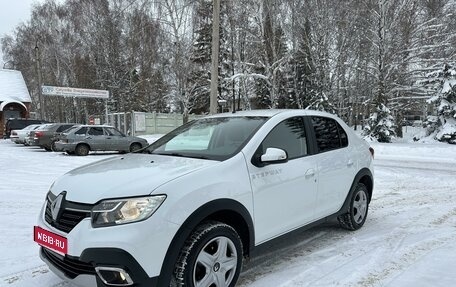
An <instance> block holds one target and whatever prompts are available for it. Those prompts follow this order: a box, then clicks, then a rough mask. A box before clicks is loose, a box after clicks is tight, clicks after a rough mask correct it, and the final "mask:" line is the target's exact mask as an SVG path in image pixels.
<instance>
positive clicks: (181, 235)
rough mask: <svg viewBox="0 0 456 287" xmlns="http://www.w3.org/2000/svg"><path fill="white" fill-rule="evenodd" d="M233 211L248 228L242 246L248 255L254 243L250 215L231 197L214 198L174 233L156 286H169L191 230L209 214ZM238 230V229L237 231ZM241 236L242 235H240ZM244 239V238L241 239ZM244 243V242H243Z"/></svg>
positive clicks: (207, 217)
mask: <svg viewBox="0 0 456 287" xmlns="http://www.w3.org/2000/svg"><path fill="white" fill-rule="evenodd" d="M223 211H227V212H234V213H237V214H238V215H239V216H241V217H242V219H243V220H244V222H245V224H246V225H247V228H248V235H249V238H248V241H249V242H248V245H247V246H244V248H245V249H244V252H245V251H246V250H247V254H246V255H248V254H249V253H250V251H252V250H253V248H254V244H255V233H254V225H253V220H252V217H251V216H250V213H249V212H248V210H247V208H245V206H244V205H242V204H241V203H239V202H238V201H235V200H233V199H225V198H224V199H216V200H213V201H210V202H208V203H205V204H204V205H202V206H201V207H199V208H198V209H197V210H196V211H194V212H193V213H192V214H191V215H190V216H189V217H188V218H187V219H186V220H185V222H184V223H183V224H182V225H181V227H180V228H179V230H178V231H177V232H176V234H175V235H174V238H173V240H172V241H171V244H170V245H169V247H168V251H167V252H166V255H165V260H164V262H163V265H162V268H161V272H160V276H159V279H158V285H157V286H169V283H170V282H169V280H170V278H171V277H172V274H173V271H174V265H175V263H176V260H177V258H178V256H179V252H180V249H181V247H182V246H183V245H184V243H185V241H186V240H187V238H188V237H189V236H190V234H191V233H192V231H193V230H194V229H195V228H196V227H197V226H198V225H199V224H200V223H201V222H204V221H205V220H206V219H211V215H214V214H217V213H218V212H223ZM238 232H239V231H238ZM240 236H241V238H242V235H240ZM243 241H244V239H243ZM244 245H245V244H244Z"/></svg>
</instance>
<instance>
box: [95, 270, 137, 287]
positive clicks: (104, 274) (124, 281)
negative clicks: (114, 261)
mask: <svg viewBox="0 0 456 287" xmlns="http://www.w3.org/2000/svg"><path fill="white" fill-rule="evenodd" d="M95 271H96V272H97V274H98V276H100V278H101V281H103V283H104V284H106V285H109V286H129V285H133V280H131V277H130V275H129V274H128V273H127V272H126V271H125V270H123V269H122V268H115V267H95Z"/></svg>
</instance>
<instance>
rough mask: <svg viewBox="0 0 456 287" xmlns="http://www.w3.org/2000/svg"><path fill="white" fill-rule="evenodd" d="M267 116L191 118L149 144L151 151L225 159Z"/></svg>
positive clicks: (233, 152)
mask: <svg viewBox="0 0 456 287" xmlns="http://www.w3.org/2000/svg"><path fill="white" fill-rule="evenodd" d="M267 119H268V118H267V117H225V118H208V119H200V120H196V121H192V122H190V123H188V124H186V125H183V126H181V127H179V128H177V129H176V130H174V131H172V132H170V133H168V134H167V135H165V136H163V137H162V138H160V139H159V140H157V141H156V142H155V143H153V144H152V145H150V146H149V148H148V149H147V151H149V152H150V153H153V154H161V155H171V156H182V157H193V158H205V159H213V160H225V159H228V158H230V157H231V156H233V155H234V154H236V153H237V152H238V151H239V150H240V149H241V148H242V147H243V146H244V145H245V144H246V143H247V141H248V140H249V139H250V137H251V136H252V135H253V134H254V133H255V132H256V131H257V130H258V128H259V127H260V126H261V125H262V124H263V123H264V122H266V120H267Z"/></svg>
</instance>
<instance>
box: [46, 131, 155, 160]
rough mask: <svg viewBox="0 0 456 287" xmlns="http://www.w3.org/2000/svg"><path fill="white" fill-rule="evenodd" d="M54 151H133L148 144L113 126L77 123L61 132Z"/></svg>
mask: <svg viewBox="0 0 456 287" xmlns="http://www.w3.org/2000/svg"><path fill="white" fill-rule="evenodd" d="M59 137H60V140H59V141H57V142H56V143H55V150H56V151H65V152H67V153H68V154H77V155H88V154H89V152H90V151H119V152H133V151H136V150H139V149H141V148H143V147H146V146H147V145H148V143H147V141H146V140H145V139H143V138H139V137H132V136H126V135H124V134H123V133H121V132H120V131H119V130H117V129H116V128H114V127H110V126H103V125H78V126H74V127H72V128H70V129H69V130H67V131H65V132H64V133H62V134H61V135H60V136H59Z"/></svg>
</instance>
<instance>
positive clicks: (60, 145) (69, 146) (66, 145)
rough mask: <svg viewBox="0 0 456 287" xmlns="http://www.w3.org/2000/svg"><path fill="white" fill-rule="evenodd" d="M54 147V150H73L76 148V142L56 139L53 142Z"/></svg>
mask: <svg viewBox="0 0 456 287" xmlns="http://www.w3.org/2000/svg"><path fill="white" fill-rule="evenodd" d="M55 149H56V150H55V151H65V152H74V150H75V149H76V144H74V143H64V142H61V141H58V142H55Z"/></svg>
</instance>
